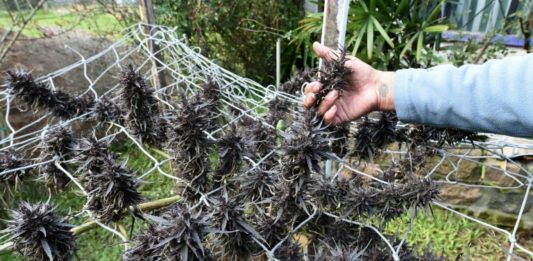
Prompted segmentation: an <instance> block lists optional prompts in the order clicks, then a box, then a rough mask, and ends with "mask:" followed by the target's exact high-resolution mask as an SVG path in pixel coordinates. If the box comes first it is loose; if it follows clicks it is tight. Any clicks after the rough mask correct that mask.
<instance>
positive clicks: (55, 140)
mask: <svg viewBox="0 0 533 261" xmlns="http://www.w3.org/2000/svg"><path fill="white" fill-rule="evenodd" d="M75 146H76V141H75V138H74V136H73V134H72V130H71V129H69V128H65V127H62V126H59V127H56V128H51V129H47V130H46V131H44V132H43V135H42V137H41V143H40V144H39V145H38V146H37V148H38V149H40V150H41V153H40V160H42V161H45V160H53V159H56V160H58V161H65V160H69V159H70V158H71V156H72V152H73V150H74V149H75ZM60 164H61V166H62V167H63V168H65V169H66V168H67V167H66V165H65V164H63V163H60ZM39 172H40V177H41V178H42V179H44V181H45V182H46V184H48V185H50V186H52V187H54V188H59V189H63V188H65V187H66V186H67V184H68V183H69V182H70V179H69V177H68V176H66V175H65V173H63V171H61V169H59V168H58V167H57V166H56V165H55V163H54V162H50V163H47V164H44V165H41V166H39Z"/></svg>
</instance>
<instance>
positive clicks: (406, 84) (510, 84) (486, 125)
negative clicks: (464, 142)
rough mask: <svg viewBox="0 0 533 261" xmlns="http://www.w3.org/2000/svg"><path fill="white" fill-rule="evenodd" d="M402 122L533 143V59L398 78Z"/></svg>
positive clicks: (412, 72) (437, 69) (404, 73)
mask: <svg viewBox="0 0 533 261" xmlns="http://www.w3.org/2000/svg"><path fill="white" fill-rule="evenodd" d="M394 103H395V106H396V112H397V114H398V118H399V119H400V120H401V121H402V122H415V123H420V124H427V125H434V126H440V127H453V128H459V129H464V130H471V131H476V132H492V133H500V134H507V135H511V136H522V137H533V54H529V55H525V56H520V57H508V58H505V59H502V60H491V61H488V62H486V63H485V64H482V65H465V66H461V67H459V68H458V67H454V66H452V65H439V66H436V67H433V68H430V69H407V70H399V71H397V72H396V79H395V83H394Z"/></svg>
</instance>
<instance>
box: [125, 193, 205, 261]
mask: <svg viewBox="0 0 533 261" xmlns="http://www.w3.org/2000/svg"><path fill="white" fill-rule="evenodd" d="M147 217H148V218H149V219H150V220H151V223H150V225H149V226H148V229H147V230H146V231H144V232H143V233H141V234H139V235H137V236H135V237H134V239H133V245H134V246H133V247H132V248H131V249H129V250H128V251H127V252H125V253H124V255H123V256H122V259H123V260H125V261H141V260H143V261H144V260H147V261H156V260H191V261H196V260H198V261H200V260H206V261H207V260H212V258H211V257H210V254H209V252H208V250H207V249H206V248H205V246H204V238H205V237H206V235H207V234H208V233H209V232H210V231H211V230H212V229H211V226H210V224H211V222H210V217H211V216H210V215H209V214H208V213H205V212H202V211H201V210H198V209H191V208H190V207H189V206H188V205H186V204H176V205H174V206H172V207H170V208H169V209H168V210H166V211H165V212H163V214H162V215H161V216H160V217H154V216H148V215H147Z"/></svg>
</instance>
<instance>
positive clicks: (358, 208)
mask: <svg viewBox="0 0 533 261" xmlns="http://www.w3.org/2000/svg"><path fill="white" fill-rule="evenodd" d="M438 194H439V186H438V185H437V183H435V182H433V181H431V180H429V179H418V178H414V177H413V178H412V179H411V180H409V181H408V182H407V183H405V184H390V185H384V184H381V185H377V187H369V186H365V187H356V188H353V189H351V190H350V191H348V194H347V195H346V196H345V198H344V200H343V203H344V204H345V206H346V209H347V213H348V214H349V213H356V214H357V215H366V216H377V217H379V218H380V219H381V220H382V221H385V222H386V221H389V220H390V219H392V218H395V217H398V216H400V215H401V214H403V213H404V212H405V210H406V209H409V208H411V207H414V208H425V207H428V206H429V205H430V203H431V202H432V201H433V200H435V199H436V198H437V196H438Z"/></svg>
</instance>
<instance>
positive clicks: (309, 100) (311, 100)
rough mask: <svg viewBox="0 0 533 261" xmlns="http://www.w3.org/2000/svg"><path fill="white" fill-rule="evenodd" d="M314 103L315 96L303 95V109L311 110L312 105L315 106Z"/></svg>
mask: <svg viewBox="0 0 533 261" xmlns="http://www.w3.org/2000/svg"><path fill="white" fill-rule="evenodd" d="M315 102H316V96H315V94H314V93H309V94H307V95H305V98H304V106H305V108H308V109H309V108H311V107H313V104H315Z"/></svg>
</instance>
